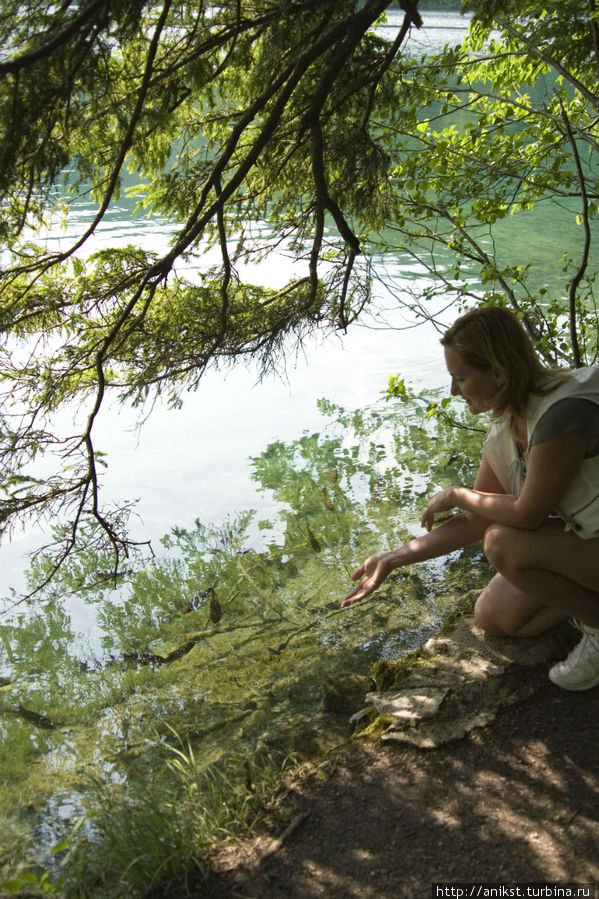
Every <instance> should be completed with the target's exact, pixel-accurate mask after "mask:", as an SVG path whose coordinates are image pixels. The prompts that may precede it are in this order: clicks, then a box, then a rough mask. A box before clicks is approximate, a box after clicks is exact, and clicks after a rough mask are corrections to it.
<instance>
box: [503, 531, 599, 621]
mask: <svg viewBox="0 0 599 899" xmlns="http://www.w3.org/2000/svg"><path fill="white" fill-rule="evenodd" d="M485 553H486V555H487V558H488V559H489V561H490V562H491V564H492V565H493V567H494V568H495V569H496V570H497V571H498V572H499V573H500V574H502V575H503V577H504V579H505V580H506V581H508V582H509V584H511V585H512V587H514V588H515V589H516V590H518V591H520V593H521V595H522V597H524V596H527V597H529V598H530V600H532V601H536V602H537V603H538V606H539V608H540V607H541V606H545V607H548V608H549V609H551V610H552V611H553V612H554V614H556V615H557V616H559V615H560V614H561V616H562V617H564V618H565V617H568V616H573V617H575V618H577V619H579V620H580V621H581V622H582V623H583V624H586V625H589V626H590V627H593V628H598V627H599V539H593V540H582V539H581V538H580V537H577V536H576V535H574V534H572V533H565V532H564V530H563V528H562V527H560V526H555V525H553V524H548V525H545V526H543V527H541V528H538V529H537V530H534V531H523V530H519V529H516V528H509V527H506V526H504V525H496V524H493V525H490V527H489V528H488V530H487V532H486V535H485ZM521 602H522V603H524V599H522V600H521ZM557 620H559V617H558V619H557Z"/></svg>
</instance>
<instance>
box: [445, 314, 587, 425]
mask: <svg viewBox="0 0 599 899" xmlns="http://www.w3.org/2000/svg"><path fill="white" fill-rule="evenodd" d="M441 343H442V345H443V346H446V347H451V348H452V349H455V350H456V351H457V352H458V353H459V354H460V356H462V358H463V359H464V362H465V363H466V364H467V365H470V366H471V367H472V368H476V369H478V371H493V372H494V373H495V374H496V375H497V376H498V383H499V388H498V391H497V394H496V396H495V399H494V403H493V409H492V413H491V414H492V417H493V418H494V419H499V418H504V417H507V418H508V419H509V420H510V422H511V424H512V425H513V424H514V422H515V420H516V419H517V418H519V417H520V416H522V415H524V414H525V412H526V408H527V406H528V399H529V397H530V394H531V393H538V394H545V393H550V392H551V391H552V390H553V389H555V387H557V386H558V385H559V384H561V383H562V382H563V381H564V380H565V379H566V378H567V377H568V376H569V373H568V372H567V371H565V370H564V369H552V368H547V367H546V366H545V365H543V364H542V363H541V361H540V359H539V358H538V356H537V355H536V353H535V351H534V347H533V345H532V343H531V340H530V338H529V336H528V334H527V333H526V331H525V330H524V328H523V327H522V325H521V323H520V321H519V320H518V319H517V318H516V316H515V315H514V314H513V313H512V312H510V311H509V310H507V309H503V308H502V307H501V306H480V307H479V308H477V309H471V310H470V312H466V313H465V314H464V315H461V316H460V318H458V319H457V321H455V322H454V323H453V325H452V326H451V328H449V329H448V330H447V331H446V332H445V334H444V335H443V337H442V338H441Z"/></svg>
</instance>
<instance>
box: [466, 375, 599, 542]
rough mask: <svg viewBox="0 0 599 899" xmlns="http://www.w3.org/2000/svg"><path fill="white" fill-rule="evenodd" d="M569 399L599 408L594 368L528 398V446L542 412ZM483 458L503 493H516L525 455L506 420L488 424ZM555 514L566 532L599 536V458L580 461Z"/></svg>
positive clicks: (521, 477) (522, 475)
mask: <svg viewBox="0 0 599 899" xmlns="http://www.w3.org/2000/svg"><path fill="white" fill-rule="evenodd" d="M570 397H575V398H576V399H583V400H589V401H590V402H592V403H595V404H596V405H598V406H599V368H598V367H597V366H589V367H587V368H577V369H575V370H574V371H572V372H570V377H568V379H567V380H566V381H564V382H563V383H562V384H560V385H559V386H558V387H556V388H555V390H552V391H551V393H548V394H546V395H545V396H539V395H538V394H533V395H532V396H531V398H530V401H529V404H528V409H527V416H526V430H527V434H528V445H529V446H530V445H531V439H532V435H533V432H534V429H535V427H536V425H537V423H538V421H539V420H540V419H541V417H542V416H543V415H544V414H545V412H547V410H548V409H550V408H551V406H553V405H554V404H555V403H557V402H559V401H560V400H563V399H568V398H570ZM483 455H484V456H485V458H486V459H487V461H488V462H489V464H490V466H491V468H492V469H493V471H494V472H495V475H496V476H497V478H498V480H499V482H500V484H501V486H502V487H503V489H504V490H505V492H506V493H511V494H516V495H517V494H519V493H520V492H521V490H522V484H523V483H524V476H525V473H526V460H527V453H524V454H523V455H522V456H521V455H520V454H519V452H518V447H517V444H516V441H515V440H514V438H513V436H512V434H511V433H510V429H509V425H508V423H507V421H505V420H503V421H498V422H494V423H493V424H492V425H491V427H490V428H489V431H488V433H487V436H486V439H485V442H484V445H483ZM555 511H556V512H557V514H558V515H559V516H560V518H562V519H563V521H565V523H566V530H570V529H571V530H573V531H575V533H576V534H577V535H578V536H579V537H582V538H584V539H589V538H591V537H599V455H595V456H590V457H588V458H586V459H583V461H582V464H581V466H580V469H579V471H578V474H577V475H576V477H575V478H574V480H573V482H572V483H571V484H570V486H569V487H568V489H567V490H566V492H565V494H564V495H563V496H562V498H561V500H560V502H559V505H558V507H557V508H556V510H555Z"/></svg>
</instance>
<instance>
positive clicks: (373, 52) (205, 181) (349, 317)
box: [0, 0, 599, 577]
mask: <svg viewBox="0 0 599 899" xmlns="http://www.w3.org/2000/svg"><path fill="white" fill-rule="evenodd" d="M464 5H465V7H466V8H467V9H469V10H470V11H471V12H472V14H473V19H472V25H471V27H470V29H469V34H468V36H467V39H466V41H465V42H464V44H463V45H462V46H459V47H447V48H445V50H444V51H443V52H442V53H441V54H440V55H438V56H436V57H434V58H433V57H425V58H415V57H414V55H413V54H411V53H410V43H409V41H408V37H409V34H410V30H411V29H414V28H417V27H419V26H420V25H421V21H422V19H421V15H420V14H419V12H418V10H417V8H416V7H417V3H416V2H415V0H414V2H409V0H403V2H402V3H401V4H400V7H401V9H402V11H403V14H404V17H403V24H402V25H401V26H400V27H399V30H398V33H397V36H396V38H395V39H394V42H393V43H389V42H388V41H387V40H386V39H385V38H384V37H383V36H381V33H380V32H379V31H377V30H376V27H375V26H376V24H377V22H379V20H380V17H381V16H383V15H384V14H385V12H386V11H387V10H388V9H391V8H392V6H393V4H391V3H390V2H388V0H366V2H364V3H358V2H357V0H337V2H333V3H330V2H328V0H327V2H324V0H322V2H320V0H319V2H307V0H292V2H289V0H252V2H245V0H244V2H241V3H240V2H237V0H235V2H232V0H220V2H219V3H217V4H210V5H209V6H208V5H204V4H203V3H201V2H194V3H187V2H183V0H163V2H162V3H160V4H158V5H156V4H154V3H149V2H147V0H135V2H134V3H123V2H121V0H109V2H106V0H90V2H89V3H87V4H85V5H80V6H73V5H72V4H69V3H67V4H65V5H61V6H52V5H49V6H48V5H45V4H41V5H40V4H35V3H26V4H22V3H16V2H15V0H2V3H1V5H0V13H1V14H0V36H1V38H2V46H3V56H2V59H1V60H0V133H1V137H2V140H1V141H0V147H1V150H0V198H1V199H0V234H1V236H2V239H3V242H4V245H5V248H6V249H5V252H4V255H3V260H2V262H3V266H2V273H1V275H0V323H1V325H2V332H3V337H2V344H1V356H0V358H1V373H0V377H1V378H2V391H3V392H2V404H3V416H4V417H3V419H2V421H1V422H0V432H1V434H0V438H1V439H0V459H1V461H2V469H1V470H2V474H1V476H0V503H1V506H0V521H1V530H2V531H3V532H7V531H9V530H10V528H11V526H12V525H13V524H14V523H15V522H16V521H18V520H21V519H23V518H24V517H27V516H43V515H47V514H52V515H57V516H58V515H61V516H63V518H64V520H65V521H68V522H69V528H68V529H66V530H63V531H62V539H61V542H60V545H59V546H57V547H56V548H55V554H54V568H53V569H52V570H51V571H49V572H48V577H52V575H53V571H54V570H56V569H58V568H60V566H61V564H62V562H63V561H64V559H65V558H66V557H67V555H68V554H69V552H70V551H71V550H72V548H73V547H74V546H75V545H77V544H78V542H80V541H81V538H82V535H83V533H84V532H85V531H84V529H83V530H82V525H83V523H84V522H85V521H86V520H88V519H91V520H94V521H96V522H97V523H99V524H100V525H101V527H102V529H103V539H104V541H105V542H107V544H108V545H109V546H110V547H111V549H112V553H113V567H115V568H116V569H117V570H118V567H119V565H120V564H121V561H122V556H123V555H126V554H127V553H128V550H129V548H130V543H129V541H128V538H127V513H128V509H127V508H126V507H125V508H121V509H107V508H105V507H104V506H103V505H102V503H101V502H100V477H99V467H101V465H102V459H101V456H100V454H99V453H98V451H97V448H96V446H95V443H94V424H95V422H96V419H97V417H98V415H99V414H100V411H101V409H102V405H103V403H104V401H105V398H106V396H107V395H108V394H111V395H113V396H117V397H119V398H120V399H121V400H123V401H127V402H133V403H138V404H142V403H144V402H145V401H146V400H149V401H152V399H153V398H154V397H155V396H156V395H159V394H162V395H165V396H166V397H168V399H169V401H170V402H172V403H174V404H178V403H180V402H181V397H182V395H183V392H184V391H185V390H188V389H193V388H194V387H196V386H197V384H198V383H199V381H200V379H201V378H202V375H203V373H204V372H205V371H206V369H207V368H208V367H210V366H219V365H227V364H232V363H233V362H234V361H235V360H237V359H239V358H247V357H253V358H256V359H257V360H258V361H259V363H260V365H261V367H262V370H263V371H266V370H268V369H269V368H272V367H273V366H276V365H277V364H279V363H280V360H281V359H284V356H285V352H286V350H287V349H288V348H289V346H290V345H291V343H292V342H295V343H297V342H300V343H301V341H302V340H303V339H304V337H305V335H306V334H307V333H309V332H310V331H313V330H315V329H324V330H325V331H326V330H330V329H336V328H346V327H348V325H349V324H350V323H351V322H352V321H354V320H355V319H356V318H357V317H358V316H359V315H360V314H361V312H362V310H363V309H364V308H365V306H367V305H368V304H369V303H370V300H371V297H372V268H371V265H370V260H371V258H372V256H373V255H376V254H379V253H381V252H383V253H388V252H389V251H391V252H393V253H396V254H398V255H399V256H400V258H404V259H408V260H415V261H416V262H417V264H418V266H419V268H420V270H422V269H424V270H425V271H427V272H428V273H429V274H430V278H428V279H427V280H426V281H425V282H424V283H423V282H422V280H420V281H419V282H418V285H417V286H416V287H415V288H414V295H413V296H409V295H406V293H405V291H404V292H403V294H402V295H398V296H397V302H398V304H400V305H402V304H403V305H407V306H409V307H410V308H411V310H412V311H413V312H415V313H416V314H417V315H420V316H422V317H426V318H433V319H434V320H435V321H437V322H438V323H439V325H440V326H441V325H442V324H444V315H445V311H446V310H447V309H448V308H450V307H451V308H452V309H455V308H458V309H459V308H462V307H464V306H467V305H471V304H473V303H478V302H486V303H505V304H508V305H510V306H511V307H512V308H513V309H515V310H516V311H517V312H518V314H519V315H520V316H521V317H522V319H523V321H524V322H525V324H526V326H527V328H528V329H529V331H530V333H531V335H532V337H533V339H534V340H535V342H536V344H537V346H538V350H539V353H540V354H541V355H542V356H543V358H545V359H546V360H547V361H549V362H551V363H565V364H572V363H573V364H575V365H578V364H581V363H583V362H585V361H590V362H592V361H594V360H595V359H596V355H597V327H596V311H595V293H594V291H595V277H596V272H595V269H594V267H593V263H592V259H593V254H592V252H591V249H592V241H593V224H594V220H595V217H596V214H597V202H598V200H599V193H598V191H597V172H596V151H597V140H598V135H597V127H598V126H597V106H598V104H599V94H598V91H597V71H598V64H599V63H598V59H599V55H598V48H599V39H598V27H599V26H598V21H597V11H596V9H595V4H594V0H591V2H589V4H587V5H585V6H584V7H583V6H581V5H580V4H578V3H575V2H574V0H569V2H566V3H558V2H557V0H552V2H550V3H539V2H533V0H529V2H526V3H523V4H516V3H514V2H512V0H500V2H499V0H498V2H494V3H483V2H479V0H469V2H468V3H465V4H464ZM423 16H424V17H425V18H426V13H423ZM132 180H133V181H134V182H136V183H135V184H134V185H133V186H132V185H131V181H132ZM124 190H128V192H129V194H130V195H131V196H132V197H135V198H136V200H137V203H138V210H139V214H140V215H146V216H151V215H155V216H160V217H161V218H162V219H165V220H167V221H168V222H169V225H170V228H171V234H172V237H171V241H170V244H169V245H168V246H160V247H158V248H155V250H154V251H153V252H150V251H148V250H146V249H142V248H141V247H137V246H131V247H108V248H105V249H102V250H100V251H97V248H94V247H93V239H94V237H95V235H96V234H97V232H98V230H99V228H100V226H101V224H102V222H103V220H104V218H105V216H106V214H107V212H108V211H109V209H110V208H111V204H112V203H114V202H115V201H116V200H117V199H118V198H119V195H120V193H121V192H122V191H124ZM81 196H87V197H92V198H93V199H94V201H95V203H96V204H97V213H96V214H95V215H94V216H93V218H92V220H91V221H89V222H87V223H86V224H84V225H83V226H81V227H79V230H78V231H77V233H76V234H74V233H73V230H72V228H71V229H70V230H68V231H67V237H66V238H65V239H64V240H63V241H62V242H61V244H60V245H58V244H57V242H56V241H48V240H44V236H45V235H47V229H56V227H57V226H58V225H59V222H61V221H65V220H66V222H67V223H68V221H69V215H68V213H69V206H70V205H71V204H72V203H74V202H75V201H76V200H77V198H78V197H81ZM513 215H518V216H524V215H530V216H535V217H536V220H537V221H538V220H539V216H541V217H542V219H543V227H547V228H548V229H553V230H554V232H555V233H556V234H557V235H558V236H559V238H560V239H561V236H562V235H565V234H569V233H570V232H572V234H573V236H572V237H569V238H568V239H564V241H563V244H564V250H563V253H560V254H559V260H556V266H558V272H559V273H560V277H561V282H560V287H559V289H558V290H557V291H556V290H555V289H554V287H553V286H552V287H551V289H550V288H549V287H548V286H547V281H546V279H544V278H543V277H541V276H539V274H538V273H536V272H535V271H534V268H533V267H532V265H531V262H530V260H529V259H522V258H514V256H513V251H512V248H511V247H510V242H509V221H510V218H511V216H513ZM281 247H284V248H285V252H287V253H288V254H289V256H290V258H291V259H292V260H293V261H294V262H295V265H294V266H293V268H291V267H290V274H289V277H288V279H287V282H286V283H285V284H283V285H281V286H280V287H278V288H275V287H268V288H266V287H263V286H260V285H256V284H252V283H250V282H249V280H248V279H247V278H246V279H244V278H243V277H242V275H241V274H240V271H241V270H242V267H244V266H245V264H246V263H247V262H248V261H249V260H252V259H256V258H268V253H269V252H271V251H273V250H274V249H277V248H281ZM208 259H209V260H210V261H209V262H208V261H207V260H208ZM562 269H563V271H562ZM554 283H555V281H552V284H554ZM63 409H68V410H69V411H70V410H73V409H75V410H76V412H77V414H76V428H75V433H72V432H68V433H67V432H63V431H62V430H61V429H60V428H59V427H58V425H57V423H56V422H57V418H58V416H57V412H58V411H60V410H63ZM42 471H43V472H44V474H43V475H42V474H41V472H42ZM98 539H99V538H98Z"/></svg>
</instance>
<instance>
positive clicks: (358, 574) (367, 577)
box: [341, 553, 393, 608]
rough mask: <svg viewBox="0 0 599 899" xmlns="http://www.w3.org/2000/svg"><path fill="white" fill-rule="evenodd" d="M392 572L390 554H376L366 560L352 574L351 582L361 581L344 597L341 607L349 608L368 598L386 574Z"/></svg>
mask: <svg viewBox="0 0 599 899" xmlns="http://www.w3.org/2000/svg"><path fill="white" fill-rule="evenodd" d="M392 571H393V566H392V565H391V564H390V553H377V554H376V555H375V556H370V558H369V559H366V561H365V562H364V564H363V565H360V567H359V568H358V570H357V571H354V573H353V574H352V581H361V582H360V583H359V584H358V586H357V587H356V589H355V590H352V592H351V593H348V595H347V596H346V597H345V599H344V600H343V602H342V603H341V607H342V608H344V607H345V606H351V605H352V603H354V602H360V600H361V599H365V598H366V597H367V596H370V594H371V593H374V591H375V590H376V589H377V587H380V586H381V584H382V583H383V581H384V580H385V578H386V577H387V575H388V574H390V573H391V572H392Z"/></svg>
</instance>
